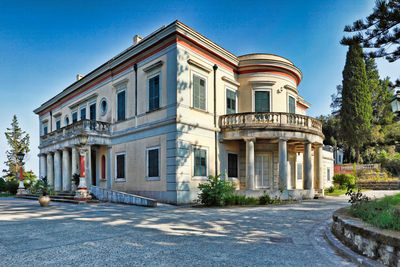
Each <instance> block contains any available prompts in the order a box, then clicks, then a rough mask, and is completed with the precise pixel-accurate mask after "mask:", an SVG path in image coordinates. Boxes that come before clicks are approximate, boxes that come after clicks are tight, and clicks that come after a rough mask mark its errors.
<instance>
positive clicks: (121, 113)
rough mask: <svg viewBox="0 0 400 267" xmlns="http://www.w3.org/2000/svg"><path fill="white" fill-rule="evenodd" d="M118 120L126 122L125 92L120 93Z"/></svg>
mask: <svg viewBox="0 0 400 267" xmlns="http://www.w3.org/2000/svg"><path fill="white" fill-rule="evenodd" d="M117 117H118V118H117V120H119V121H120V120H125V91H122V92H120V93H118V114H117Z"/></svg>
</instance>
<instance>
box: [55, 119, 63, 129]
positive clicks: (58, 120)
mask: <svg viewBox="0 0 400 267" xmlns="http://www.w3.org/2000/svg"><path fill="white" fill-rule="evenodd" d="M57 122H60V129H61V128H62V126H61V116H59V117H57V118H56V130H57Z"/></svg>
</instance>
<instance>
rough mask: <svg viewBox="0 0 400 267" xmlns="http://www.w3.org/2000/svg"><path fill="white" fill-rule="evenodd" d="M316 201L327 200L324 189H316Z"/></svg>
mask: <svg viewBox="0 0 400 267" xmlns="http://www.w3.org/2000/svg"><path fill="white" fill-rule="evenodd" d="M314 191H315V193H314V199H321V198H325V192H324V189H314Z"/></svg>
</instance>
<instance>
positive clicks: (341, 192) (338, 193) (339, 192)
mask: <svg viewBox="0 0 400 267" xmlns="http://www.w3.org/2000/svg"><path fill="white" fill-rule="evenodd" d="M328 190H329V189H325V196H335V197H337V196H341V195H344V194H346V192H347V189H338V188H335V190H334V191H333V192H329V191H328ZM357 190H358V189H357V188H355V189H354V191H357ZM363 191H368V189H361V192H363Z"/></svg>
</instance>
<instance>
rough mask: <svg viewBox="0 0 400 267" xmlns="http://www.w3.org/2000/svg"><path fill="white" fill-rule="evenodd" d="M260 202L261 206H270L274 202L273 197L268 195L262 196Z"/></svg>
mask: <svg viewBox="0 0 400 267" xmlns="http://www.w3.org/2000/svg"><path fill="white" fill-rule="evenodd" d="M259 201H260V205H268V204H271V202H272V200H271V197H270V196H269V195H268V194H265V195H263V196H261V197H260V199H259Z"/></svg>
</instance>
